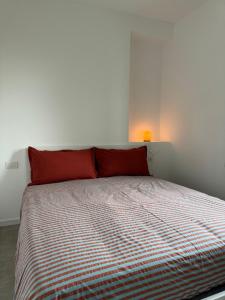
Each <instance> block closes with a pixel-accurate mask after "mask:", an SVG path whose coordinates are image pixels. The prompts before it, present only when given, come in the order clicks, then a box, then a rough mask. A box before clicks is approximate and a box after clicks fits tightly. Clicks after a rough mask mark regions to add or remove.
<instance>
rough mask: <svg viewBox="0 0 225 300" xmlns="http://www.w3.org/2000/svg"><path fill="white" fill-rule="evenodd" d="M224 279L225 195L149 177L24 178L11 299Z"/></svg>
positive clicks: (182, 288)
mask: <svg viewBox="0 0 225 300" xmlns="http://www.w3.org/2000/svg"><path fill="white" fill-rule="evenodd" d="M223 283H225V202H224V201H222V200H219V199H217V198H213V197H210V196H208V195H205V194H202V193H199V192H196V191H193V190H190V189H187V188H184V187H181V186H178V185H175V184H172V183H169V182H166V181H163V180H160V179H156V178H152V177H114V178H100V179H94V180H93V179H92V180H76V181H70V182H64V183H57V184H48V185H41V186H31V187H28V188H27V189H26V191H25V193H24V197H23V204H22V211H21V224H20V229H19V238H18V244H17V262H16V282H15V299H16V300H29V299H48V300H50V299H67V300H68V299H104V300H108V299H116V300H119V299H135V300H139V299H151V300H156V299H166V300H170V299H171V300H179V299H188V298H190V297H193V296H195V295H197V294H199V293H200V292H203V291H206V290H208V289H210V288H211V287H214V286H217V285H219V284H223Z"/></svg>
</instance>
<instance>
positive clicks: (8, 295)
mask: <svg viewBox="0 0 225 300" xmlns="http://www.w3.org/2000/svg"><path fill="white" fill-rule="evenodd" d="M17 232H18V226H17V225H13V226H7V227H0V299H1V300H12V299H13V289H14V269H15V268H14V267H15V251H16V241H17ZM221 291H225V286H224V287H219V288H216V289H214V290H212V291H210V292H209V293H204V294H202V295H200V296H198V297H196V298H194V299H192V300H202V299H205V298H206V297H208V296H210V295H212V294H215V293H219V292H221Z"/></svg>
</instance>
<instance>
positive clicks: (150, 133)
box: [143, 130, 152, 142]
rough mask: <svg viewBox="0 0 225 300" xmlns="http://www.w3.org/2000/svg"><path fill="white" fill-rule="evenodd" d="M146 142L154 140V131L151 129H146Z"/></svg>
mask: <svg viewBox="0 0 225 300" xmlns="http://www.w3.org/2000/svg"><path fill="white" fill-rule="evenodd" d="M143 140H144V142H151V140H152V132H151V131H150V130H145V131H144V138H143Z"/></svg>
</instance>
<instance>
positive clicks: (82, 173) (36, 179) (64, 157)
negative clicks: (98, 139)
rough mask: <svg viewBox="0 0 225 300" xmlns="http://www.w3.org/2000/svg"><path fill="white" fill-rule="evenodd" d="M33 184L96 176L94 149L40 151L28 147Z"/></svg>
mask: <svg viewBox="0 0 225 300" xmlns="http://www.w3.org/2000/svg"><path fill="white" fill-rule="evenodd" d="M28 155H29V160H30V166H31V181H32V184H45V183H52V182H59V181H66V180H73V179H87V178H96V170H95V162H94V152H93V149H85V150H61V151H39V150H37V149H35V148H32V147H29V148H28Z"/></svg>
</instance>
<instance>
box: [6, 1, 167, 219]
mask: <svg viewBox="0 0 225 300" xmlns="http://www.w3.org/2000/svg"><path fill="white" fill-rule="evenodd" d="M81 2H82V1H81ZM172 29H173V27H172V25H170V24H167V23H162V22H158V21H150V20H147V19H144V18H143V19H142V18H138V17H133V16H129V15H123V14H120V13H114V12H110V11H108V10H104V9H100V8H95V7H94V6H93V7H92V6H85V5H83V4H82V3H79V2H78V1H75V0H67V1H61V0H39V1H30V0H1V2H0V220H6V219H15V218H18V216H19V208H20V203H21V202H20V200H21V196H22V192H23V190H24V187H25V184H26V182H27V178H25V173H24V170H25V162H26V159H25V152H24V150H23V149H24V148H25V147H27V146H28V145H33V146H45V145H46V146H49V145H63V146H66V145H82V144H89V145H90V144H95V145H97V144H111V145H113V144H125V143H127V139H128V99H129V62H130V57H129V53H130V35H131V32H132V31H135V32H140V33H141V34H144V35H148V36H150V37H151V38H158V39H160V40H165V39H168V38H169V37H170V36H171V34H172ZM10 160H12V161H14V160H18V161H19V164H20V168H19V169H18V170H6V169H5V166H4V164H5V162H6V161H10Z"/></svg>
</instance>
